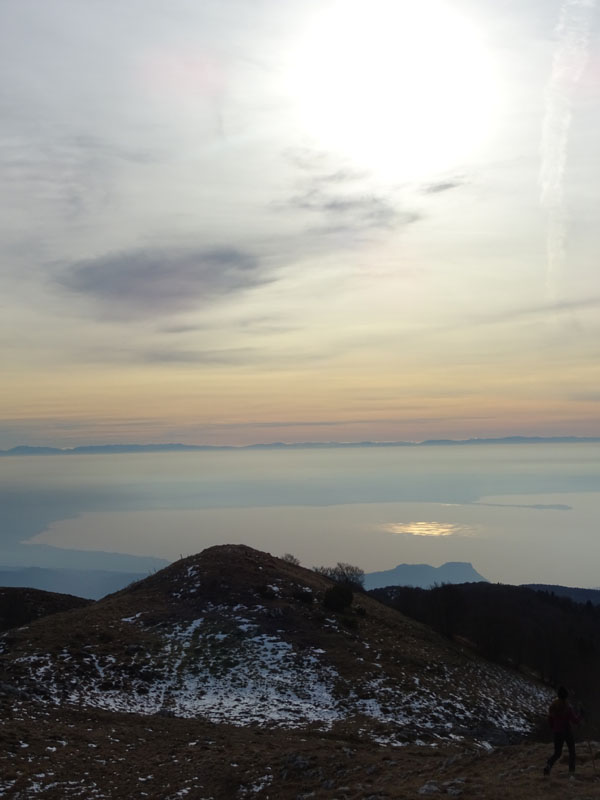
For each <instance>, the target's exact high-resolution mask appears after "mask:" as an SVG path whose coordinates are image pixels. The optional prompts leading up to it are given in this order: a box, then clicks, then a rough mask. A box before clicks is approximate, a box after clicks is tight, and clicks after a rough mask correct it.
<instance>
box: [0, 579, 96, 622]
mask: <svg viewBox="0 0 600 800" xmlns="http://www.w3.org/2000/svg"><path fill="white" fill-rule="evenodd" d="M91 603H92V601H91V600H85V599H84V598H83V597H73V595H70V594H58V593H57V592H44V591H41V590H39V589H22V588H16V587H8V588H6V587H0V631H7V630H10V628H18V627H20V626H21V625H28V624H29V623H30V622H33V621H34V620H37V619H41V618H42V617H47V616H48V615H49V614H57V613H59V612H61V611H71V610H72V609H74V608H85V607H86V606H89V605H90V604H91Z"/></svg>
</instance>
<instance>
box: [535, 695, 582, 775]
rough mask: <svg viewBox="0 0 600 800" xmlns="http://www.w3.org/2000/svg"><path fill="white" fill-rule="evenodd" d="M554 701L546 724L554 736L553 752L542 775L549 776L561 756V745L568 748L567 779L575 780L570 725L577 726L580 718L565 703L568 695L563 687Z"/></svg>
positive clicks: (573, 745) (573, 743) (568, 704)
mask: <svg viewBox="0 0 600 800" xmlns="http://www.w3.org/2000/svg"><path fill="white" fill-rule="evenodd" d="M556 694H557V695H558V696H557V697H556V699H555V700H553V702H552V703H551V704H550V708H549V709H548V722H549V724H550V727H551V728H552V733H553V735H554V752H553V753H552V755H551V756H550V758H549V759H548V762H547V764H546V766H545V767H544V775H550V770H551V769H552V767H553V766H554V764H555V763H556V762H557V761H558V759H559V758H560V757H561V755H562V750H563V745H564V744H565V743H566V745H567V747H568V748H569V777H570V778H575V739H574V738H573V729H572V728H571V725H572V724H574V725H578V724H579V723H580V722H581V717H580V716H579V715H578V714H576V713H575V712H574V711H573V708H572V707H571V705H570V703H568V702H567V698H568V696H569V693H568V692H567V690H566V689H565V687H564V686H560V687H559V689H558V690H557V692H556Z"/></svg>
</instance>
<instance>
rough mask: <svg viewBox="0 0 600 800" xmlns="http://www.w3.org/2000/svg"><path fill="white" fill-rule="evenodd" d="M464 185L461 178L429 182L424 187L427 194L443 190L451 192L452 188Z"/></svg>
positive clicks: (439, 192)
mask: <svg viewBox="0 0 600 800" xmlns="http://www.w3.org/2000/svg"><path fill="white" fill-rule="evenodd" d="M463 185H464V181H461V180H449V181H437V182H435V183H428V184H427V186H424V187H423V192H424V193H425V194H441V192H449V191H450V190H451V189H458V188H459V187H460V186H463Z"/></svg>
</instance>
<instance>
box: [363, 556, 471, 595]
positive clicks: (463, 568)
mask: <svg viewBox="0 0 600 800" xmlns="http://www.w3.org/2000/svg"><path fill="white" fill-rule="evenodd" d="M480 581H486V579H485V578H484V577H483V576H482V575H480V574H479V573H478V572H477V571H476V570H475V569H474V568H473V565H472V564H470V563H469V562H468V561H448V562H446V563H445V564H442V565H441V567H432V566H430V565H429V564H398V566H397V567H394V568H393V569H386V570H382V571H381V572H367V573H366V574H365V589H382V588H384V587H386V586H419V587H421V588H422V589H429V587H431V586H434V585H435V584H442V583H479V582H480Z"/></svg>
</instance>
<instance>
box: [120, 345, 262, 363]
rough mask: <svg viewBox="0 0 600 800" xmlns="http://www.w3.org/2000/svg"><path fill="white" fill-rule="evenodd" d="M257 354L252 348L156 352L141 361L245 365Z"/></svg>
mask: <svg viewBox="0 0 600 800" xmlns="http://www.w3.org/2000/svg"><path fill="white" fill-rule="evenodd" d="M258 352H259V351H258V350H257V349H256V348H253V347H238V348H229V349H223V350H195V351H192V350H156V351H152V352H147V353H145V354H144V356H143V359H144V361H145V362H146V363H149V364H246V363H248V362H250V361H252V362H254V361H255V359H256V355H257V353H258ZM136 358H137V356H136Z"/></svg>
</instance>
